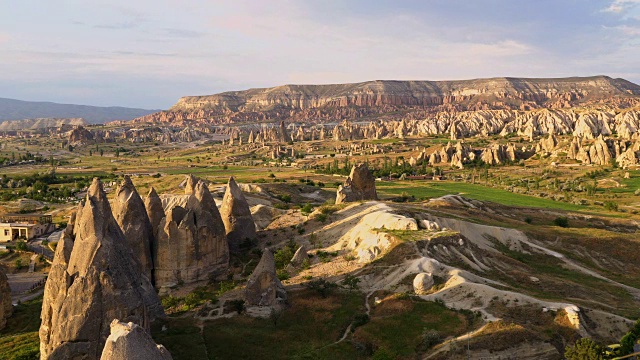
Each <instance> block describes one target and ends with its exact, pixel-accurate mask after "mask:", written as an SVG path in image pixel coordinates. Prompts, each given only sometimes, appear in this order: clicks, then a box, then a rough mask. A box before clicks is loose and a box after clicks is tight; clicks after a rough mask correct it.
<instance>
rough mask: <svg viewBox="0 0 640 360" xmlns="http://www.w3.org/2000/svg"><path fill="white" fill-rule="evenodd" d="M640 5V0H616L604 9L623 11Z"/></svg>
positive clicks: (607, 10) (615, 11)
mask: <svg viewBox="0 0 640 360" xmlns="http://www.w3.org/2000/svg"><path fill="white" fill-rule="evenodd" d="M638 5H640V0H614V1H613V2H612V3H611V4H610V5H609V6H608V7H606V8H604V9H603V10H602V11H604V12H611V13H622V12H624V11H627V10H629V9H631V8H633V7H635V6H638Z"/></svg>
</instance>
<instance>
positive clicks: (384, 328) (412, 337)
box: [354, 295, 477, 359]
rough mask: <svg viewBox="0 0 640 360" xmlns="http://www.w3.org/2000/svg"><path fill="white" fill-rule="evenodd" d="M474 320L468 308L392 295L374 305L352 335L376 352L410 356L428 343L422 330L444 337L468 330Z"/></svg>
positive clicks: (426, 346) (401, 357) (402, 357)
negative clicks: (363, 323)
mask: <svg viewBox="0 0 640 360" xmlns="http://www.w3.org/2000/svg"><path fill="white" fill-rule="evenodd" d="M476 320H477V318H476V317H475V316H474V314H473V313H472V312H468V313H466V314H465V313H462V312H456V311H453V310H451V309H448V308H447V307H445V306H444V305H442V304H439V303H435V302H429V301H423V300H420V299H412V298H409V297H403V296H397V295H396V296H392V297H389V298H386V299H384V300H383V301H382V302H381V303H380V304H378V305H375V306H374V307H373V311H372V313H371V320H370V321H369V322H368V323H367V324H365V325H363V326H361V327H359V328H358V329H357V330H356V332H355V335H354V336H355V339H356V341H358V342H361V343H364V344H365V345H366V347H370V348H372V349H376V352H377V353H385V354H388V355H390V356H392V358H393V359H414V358H416V354H417V353H424V352H426V351H428V349H429V347H430V346H429V345H428V344H425V338H424V334H425V333H426V332H429V331H436V332H437V333H438V334H439V335H440V337H441V340H444V339H445V338H447V337H449V336H458V335H461V334H463V333H465V332H467V331H469V330H470V329H471V328H473V326H474V325H475V323H476Z"/></svg>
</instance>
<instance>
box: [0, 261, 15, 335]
mask: <svg viewBox="0 0 640 360" xmlns="http://www.w3.org/2000/svg"><path fill="white" fill-rule="evenodd" d="M12 312H13V305H12V304H11V289H10V288H9V282H8V281H7V275H5V273H4V271H3V270H2V268H1V267H0V330H2V329H4V327H5V326H6V325H7V319H8V318H9V316H11V313H12Z"/></svg>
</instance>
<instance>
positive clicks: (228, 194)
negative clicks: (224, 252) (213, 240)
mask: <svg viewBox="0 0 640 360" xmlns="http://www.w3.org/2000/svg"><path fill="white" fill-rule="evenodd" d="M220 214H221V215H222V221H223V222H224V227H225V229H226V231H227V237H228V238H229V248H230V249H231V250H232V251H237V250H238V249H239V246H240V244H241V243H242V242H243V241H245V240H246V239H254V238H255V237H256V225H255V223H254V221H253V217H252V216H251V209H249V204H248V203H247V199H245V197H244V194H243V193H242V190H240V188H239V187H238V184H237V183H236V181H235V179H234V178H233V177H231V178H229V183H228V184H227V189H226V191H225V193H224V198H223V200H222V206H221V207H220Z"/></svg>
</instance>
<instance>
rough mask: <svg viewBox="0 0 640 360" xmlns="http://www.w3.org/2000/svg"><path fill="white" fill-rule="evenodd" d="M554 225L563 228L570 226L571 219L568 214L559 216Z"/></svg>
mask: <svg viewBox="0 0 640 360" xmlns="http://www.w3.org/2000/svg"><path fill="white" fill-rule="evenodd" d="M553 225H555V226H560V227H563V228H566V227H569V219H567V217H566V216H559V217H557V218H555V219H554V220H553Z"/></svg>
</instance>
